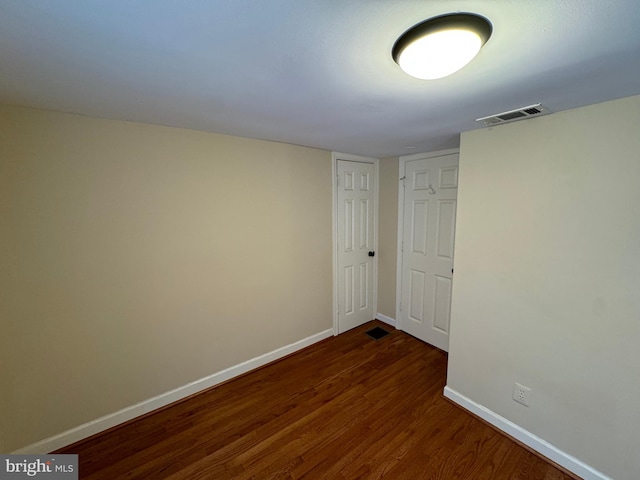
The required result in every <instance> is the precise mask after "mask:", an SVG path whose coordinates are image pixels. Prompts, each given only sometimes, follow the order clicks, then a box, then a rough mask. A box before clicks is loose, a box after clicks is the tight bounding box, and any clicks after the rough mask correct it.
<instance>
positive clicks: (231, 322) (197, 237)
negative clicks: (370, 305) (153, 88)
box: [0, 107, 332, 452]
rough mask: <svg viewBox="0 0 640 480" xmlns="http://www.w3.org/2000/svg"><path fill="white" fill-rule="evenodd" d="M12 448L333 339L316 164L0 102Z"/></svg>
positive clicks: (305, 155)
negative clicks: (327, 335) (305, 342)
mask: <svg viewBox="0 0 640 480" xmlns="http://www.w3.org/2000/svg"><path fill="white" fill-rule="evenodd" d="M0 251H1V255H0V257H1V260H0V261H1V262H2V268H0V300H1V302H0V317H1V322H2V325H1V328H2V335H1V338H2V345H1V346H2V351H1V352H0V355H1V358H0V365H1V369H2V376H1V378H0V391H1V392H2V395H0V402H2V403H1V404H0V412H1V420H0V422H1V423H0V427H1V428H2V437H0V439H2V438H4V444H1V445H0V451H5V452H6V451H12V450H15V449H18V448H21V447H24V446H26V445H28V444H31V443H33V442H36V441H39V440H42V439H44V438H46V437H49V436H51V435H54V434H58V433H60V432H62V431H64V430H67V429H70V428H72V427H75V426H77V425H80V424H83V423H85V422H88V421H90V420H93V419H95V418H97V417H100V416H102V415H105V414H109V413H111V412H114V411H116V410H119V409H121V408H123V407H126V406H130V405H132V404H134V403H136V402H139V401H142V400H145V399H148V398H150V397H153V396H155V395H158V394H161V393H164V392H166V391H168V390H171V389H173V388H176V387H179V386H182V385H184V384H186V383H188V382H191V381H194V380H197V379H200V378H202V377H205V376H207V375H210V374H212V373H215V372H217V371H220V370H222V369H224V368H227V367H229V366H233V365H237V364H238V363H240V362H242V361H245V360H247V359H250V358H253V357H256V356H258V355H261V354H264V353H266V352H269V351H272V350H274V349H276V348H278V347H281V346H284V345H288V344H291V343H293V342H295V341H297V340H300V339H302V338H305V337H307V336H310V335H312V334H315V333H318V332H321V331H324V330H326V329H329V328H331V326H332V323H331V322H332V320H331V318H332V317H331V154H330V153H329V152H325V151H321V150H315V149H310V148H303V147H297V146H292V145H285V144H278V143H270V142H264V141H257V140H249V139H242V138H236V137H230V136H223V135H216V134H210V133H203V132H195V131H188V130H181V129H174V128H165V127H159V126H152V125H143V124H136V123H127V122H118V121H110V120H102V119H95V118H88V117H81V116H76V115H67V114H61V113H54V112H47V111H38V110H31V109H23V108H14V107H0Z"/></svg>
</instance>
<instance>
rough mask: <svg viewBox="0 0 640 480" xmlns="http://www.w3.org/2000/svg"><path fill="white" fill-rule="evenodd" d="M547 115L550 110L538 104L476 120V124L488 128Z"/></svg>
mask: <svg viewBox="0 0 640 480" xmlns="http://www.w3.org/2000/svg"><path fill="white" fill-rule="evenodd" d="M548 113H551V110H549V109H548V108H547V107H545V106H543V105H542V104H540V103H536V104H535V105H529V106H528V107H521V108H516V109H515V110H509V111H508V112H502V113H496V114H495V115H489V116H488V117H482V118H478V119H477V120H476V122H482V123H484V126H485V127H490V126H492V125H500V124H502V123H509V122H515V121H516V120H524V119H526V118H531V117H539V116H541V115H546V114H548Z"/></svg>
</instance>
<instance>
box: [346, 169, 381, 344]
mask: <svg viewBox="0 0 640 480" xmlns="http://www.w3.org/2000/svg"><path fill="white" fill-rule="evenodd" d="M337 173H338V198H337V210H338V212H337V214H338V215H337V222H338V225H337V229H336V231H337V240H338V242H337V248H338V333H342V332H346V331H347V330H349V329H351V328H354V327H357V326H358V325H362V324H363V323H366V322H369V321H371V320H373V318H374V311H373V307H374V305H373V265H374V258H375V257H374V255H375V251H374V233H375V230H374V223H373V222H374V198H375V195H374V194H375V192H374V186H375V181H374V175H375V168H374V165H373V164H371V163H361V162H351V161H346V160H338V162H337Z"/></svg>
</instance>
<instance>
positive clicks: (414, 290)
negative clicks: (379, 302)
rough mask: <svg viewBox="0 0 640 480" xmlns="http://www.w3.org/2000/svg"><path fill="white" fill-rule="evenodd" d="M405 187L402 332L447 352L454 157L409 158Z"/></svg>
mask: <svg viewBox="0 0 640 480" xmlns="http://www.w3.org/2000/svg"><path fill="white" fill-rule="evenodd" d="M403 183H404V206H403V226H402V244H401V255H402V269H401V277H402V278H401V282H402V284H401V287H400V288H401V292H402V294H401V303H400V322H399V323H400V329H401V330H404V331H405V332H407V333H409V334H411V335H413V336H414V337H417V338H419V339H421V340H424V341H425V342H427V343H430V344H431V345H434V346H436V347H438V348H440V349H442V350H444V351H448V350H449V313H450V308H451V284H452V278H453V244H454V235H455V225H456V198H457V193H458V154H457V153H455V154H448V155H442V156H434V157H427V158H418V159H412V160H407V161H406V162H405V171H404V181H403ZM401 186H402V183H401Z"/></svg>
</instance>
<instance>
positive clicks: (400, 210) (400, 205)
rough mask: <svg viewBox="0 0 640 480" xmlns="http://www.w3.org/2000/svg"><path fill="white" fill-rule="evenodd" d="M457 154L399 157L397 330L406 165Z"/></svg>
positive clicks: (399, 325) (398, 323)
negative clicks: (415, 161) (414, 161)
mask: <svg viewBox="0 0 640 480" xmlns="http://www.w3.org/2000/svg"><path fill="white" fill-rule="evenodd" d="M456 153H457V154H460V149H459V148H451V149H448V150H438V151H435V152H427V153H413V154H411V155H403V156H401V157H398V250H397V252H396V328H397V329H398V330H402V331H404V329H403V328H402V327H403V325H402V315H401V311H400V309H401V307H402V257H403V255H402V246H403V243H404V186H405V185H404V177H405V171H406V165H407V162H411V161H413V160H422V159H427V158H435V157H443V156H445V155H452V154H456ZM456 218H457V217H456ZM454 259H455V256H454Z"/></svg>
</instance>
